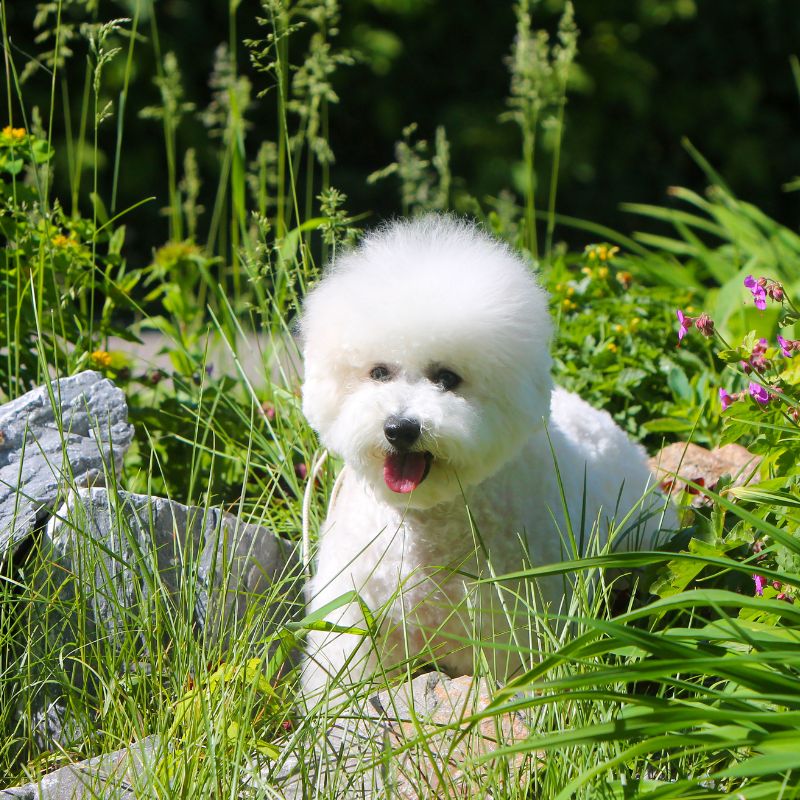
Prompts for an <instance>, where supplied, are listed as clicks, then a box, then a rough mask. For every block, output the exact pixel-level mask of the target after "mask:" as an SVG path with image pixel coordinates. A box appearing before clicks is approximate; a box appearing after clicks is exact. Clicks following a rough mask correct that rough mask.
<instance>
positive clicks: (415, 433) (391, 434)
mask: <svg viewBox="0 0 800 800" xmlns="http://www.w3.org/2000/svg"><path fill="white" fill-rule="evenodd" d="M421 430H422V428H421V426H420V424H419V421H418V420H416V419H410V418H409V417H394V416H393V417H389V419H387V420H386V422H385V423H384V425H383V435H384V436H385V437H386V441H387V442H389V444H391V445H392V446H394V447H396V448H397V449H398V450H407V449H408V448H409V447H411V445H412V444H414V442H416V441H417V439H419V434H420V432H421Z"/></svg>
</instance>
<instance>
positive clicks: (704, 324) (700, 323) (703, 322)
mask: <svg viewBox="0 0 800 800" xmlns="http://www.w3.org/2000/svg"><path fill="white" fill-rule="evenodd" d="M694 325H695V327H696V328H697V330H699V331H700V333H702V334H703V336H705V337H706V338H708V337H711V336H713V335H714V320H713V319H711V317H709V316H708V314H706V312H705V311H704V312H703V313H702V314H701V315H700V316H699V317H698V318H697V319H696V320H695V321H694Z"/></svg>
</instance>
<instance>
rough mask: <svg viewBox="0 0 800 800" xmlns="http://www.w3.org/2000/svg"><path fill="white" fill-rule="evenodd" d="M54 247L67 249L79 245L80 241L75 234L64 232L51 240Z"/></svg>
mask: <svg viewBox="0 0 800 800" xmlns="http://www.w3.org/2000/svg"><path fill="white" fill-rule="evenodd" d="M50 241H51V242H52V243H53V246H54V247H60V248H62V249H66V248H67V247H77V246H78V242H77V240H76V239H75V238H74V237H73V236H64V234H63V233H58V234H56V235H55V236H54V237H53V238H52V239H51V240H50Z"/></svg>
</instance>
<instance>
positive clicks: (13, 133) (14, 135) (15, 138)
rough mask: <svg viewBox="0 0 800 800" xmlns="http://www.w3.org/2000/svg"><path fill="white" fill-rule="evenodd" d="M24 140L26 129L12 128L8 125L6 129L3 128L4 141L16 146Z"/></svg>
mask: <svg viewBox="0 0 800 800" xmlns="http://www.w3.org/2000/svg"><path fill="white" fill-rule="evenodd" d="M24 138H25V128H12V127H11V126H10V125H6V126H5V128H3V139H5V140H6V142H8V143H9V144H16V143H17V142H21V141H22V140H23V139H24Z"/></svg>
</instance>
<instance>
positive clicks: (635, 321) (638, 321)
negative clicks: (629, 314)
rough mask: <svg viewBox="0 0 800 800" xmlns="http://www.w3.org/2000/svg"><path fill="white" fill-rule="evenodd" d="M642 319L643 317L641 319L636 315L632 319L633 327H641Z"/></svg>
mask: <svg viewBox="0 0 800 800" xmlns="http://www.w3.org/2000/svg"><path fill="white" fill-rule="evenodd" d="M641 321H642V320H641V319H639V317H634V318H633V319H632V320H631V329H635V328H638V327H639V323H640V322H641Z"/></svg>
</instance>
